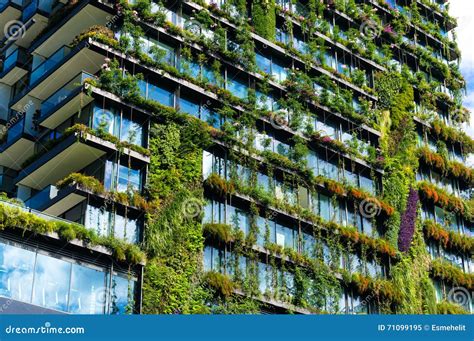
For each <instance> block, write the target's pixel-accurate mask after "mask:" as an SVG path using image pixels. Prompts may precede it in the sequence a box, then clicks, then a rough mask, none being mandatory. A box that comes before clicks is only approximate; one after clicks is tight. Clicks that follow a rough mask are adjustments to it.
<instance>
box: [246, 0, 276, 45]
mask: <svg viewBox="0 0 474 341" xmlns="http://www.w3.org/2000/svg"><path fill="white" fill-rule="evenodd" d="M251 18H252V22H253V27H254V28H255V32H256V33H257V34H258V35H260V36H262V37H264V38H266V39H268V40H271V41H273V40H275V26H276V13H275V0H253V1H252V16H251Z"/></svg>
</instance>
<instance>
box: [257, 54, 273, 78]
mask: <svg viewBox="0 0 474 341" xmlns="http://www.w3.org/2000/svg"><path fill="white" fill-rule="evenodd" d="M255 58H256V61H257V67H258V69H259V70H260V71H262V72H265V73H267V74H270V72H271V64H272V62H271V61H270V59H268V58H266V57H264V56H262V55H260V54H258V53H256V54H255Z"/></svg>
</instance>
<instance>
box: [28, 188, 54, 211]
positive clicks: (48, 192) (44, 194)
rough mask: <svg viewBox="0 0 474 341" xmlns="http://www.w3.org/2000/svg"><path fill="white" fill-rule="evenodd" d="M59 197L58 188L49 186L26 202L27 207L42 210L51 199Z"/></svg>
mask: <svg viewBox="0 0 474 341" xmlns="http://www.w3.org/2000/svg"><path fill="white" fill-rule="evenodd" d="M57 195H58V189H57V188H56V186H53V185H49V186H47V187H46V188H44V189H43V190H41V191H40V192H38V193H36V194H35V195H33V196H32V197H30V198H29V199H28V200H26V201H25V205H26V206H27V207H30V208H32V209H38V210H39V209H40V208H41V207H42V206H43V205H44V204H46V203H48V202H49V201H50V200H51V199H53V198H55V197H56V196H57Z"/></svg>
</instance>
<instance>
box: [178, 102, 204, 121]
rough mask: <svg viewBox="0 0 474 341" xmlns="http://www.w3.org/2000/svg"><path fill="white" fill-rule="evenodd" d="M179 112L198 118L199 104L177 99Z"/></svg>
mask: <svg viewBox="0 0 474 341" xmlns="http://www.w3.org/2000/svg"><path fill="white" fill-rule="evenodd" d="M179 110H180V111H181V112H184V113H187V114H190V115H193V116H195V117H197V118H199V104H197V103H195V102H191V101H188V100H187V99H184V98H180V99H179Z"/></svg>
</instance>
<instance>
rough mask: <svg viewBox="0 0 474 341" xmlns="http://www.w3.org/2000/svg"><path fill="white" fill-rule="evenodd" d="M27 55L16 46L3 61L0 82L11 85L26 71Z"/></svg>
mask: <svg viewBox="0 0 474 341" xmlns="http://www.w3.org/2000/svg"><path fill="white" fill-rule="evenodd" d="M27 61H28V56H27V54H26V51H25V50H24V49H22V48H18V49H16V50H15V51H13V52H12V53H10V54H9V55H8V56H7V57H6V58H5V61H4V62H3V67H2V71H1V72H0V82H1V83H4V84H7V85H9V86H12V85H13V84H15V82H17V81H18V80H19V79H21V78H23V77H24V76H25V75H26V74H27V72H28V64H27Z"/></svg>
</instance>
